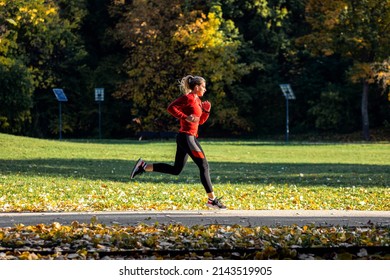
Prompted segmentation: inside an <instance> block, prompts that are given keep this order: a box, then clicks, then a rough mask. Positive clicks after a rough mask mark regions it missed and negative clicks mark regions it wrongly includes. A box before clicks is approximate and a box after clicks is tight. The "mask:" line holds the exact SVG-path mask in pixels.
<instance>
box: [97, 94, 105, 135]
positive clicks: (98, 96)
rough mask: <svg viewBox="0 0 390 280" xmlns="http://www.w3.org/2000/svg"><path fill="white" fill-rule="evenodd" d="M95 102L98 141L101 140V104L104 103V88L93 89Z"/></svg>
mask: <svg viewBox="0 0 390 280" xmlns="http://www.w3.org/2000/svg"><path fill="white" fill-rule="evenodd" d="M95 101H96V102H98V103H99V139H102V112H101V103H102V102H103V101H104V88H95Z"/></svg>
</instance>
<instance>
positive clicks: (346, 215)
mask: <svg viewBox="0 0 390 280" xmlns="http://www.w3.org/2000/svg"><path fill="white" fill-rule="evenodd" d="M91 219H96V222H97V223H101V224H105V225H123V226H126V225H137V224H139V223H144V224H150V225H153V224H155V223H156V222H158V223H159V224H177V223H180V224H183V225H187V226H193V225H196V224H200V225H209V224H222V225H242V226H263V225H264V226H284V225H294V224H296V225H300V226H302V225H309V224H314V225H317V226H333V225H335V226H337V225H339V226H367V225H372V224H374V225H377V226H390V211H341V210H254V211H253V210H245V211H240V210H227V211H207V210H201V211H128V212H126V211H125V212H59V213H57V212H43V213H0V227H12V226H14V225H16V224H24V225H36V224H40V223H43V224H51V223H53V222H58V223H60V224H63V225H67V224H70V223H71V222H72V221H78V222H79V223H90V222H91Z"/></svg>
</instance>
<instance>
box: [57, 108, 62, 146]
mask: <svg viewBox="0 0 390 280" xmlns="http://www.w3.org/2000/svg"><path fill="white" fill-rule="evenodd" d="M58 103H59V108H60V117H59V118H60V140H62V117H61V101H60V102H58Z"/></svg>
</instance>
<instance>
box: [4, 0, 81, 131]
mask: <svg viewBox="0 0 390 280" xmlns="http://www.w3.org/2000/svg"><path fill="white" fill-rule="evenodd" d="M83 2H84V1H76V0H71V1H65V0H58V1H54V0H33V1H28V0H12V1H11V0H2V1H0V7H1V9H0V32H1V33H0V36H1V37H0V64H1V70H0V71H2V72H4V75H2V79H0V82H1V83H2V84H1V86H0V98H1V100H0V101H1V103H2V104H3V105H2V106H4V107H3V110H2V112H1V114H2V116H1V118H2V119H3V124H4V123H5V122H7V123H9V124H11V125H7V128H5V127H3V128H4V131H9V132H13V133H21V132H22V131H23V132H26V131H28V129H26V128H24V129H23V125H24V126H29V125H30V124H31V123H32V127H31V130H32V131H34V132H37V131H38V130H39V128H38V126H37V125H36V123H37V121H39V120H43V121H47V120H50V117H49V115H47V111H48V110H47V109H48V107H49V106H48V104H49V103H47V101H48V100H49V99H50V100H53V93H52V92H51V88H52V87H54V86H59V85H61V86H62V85H63V84H64V81H65V80H67V79H68V75H67V74H68V73H69V72H72V73H76V72H77V68H78V67H80V66H81V65H80V63H79V62H80V60H81V59H82V57H83V56H84V55H85V52H84V51H83V46H82V43H81V42H80V39H79V38H78V36H77V33H76V32H74V31H75V30H76V29H77V27H78V26H79V24H80V21H81V19H82V17H83V16H84V13H83V8H82V5H83ZM67 72H68V73H67ZM11 73H12V76H13V79H9V78H8V77H9V76H10V74H11ZM19 83H20V84H19ZM9 102H11V103H9ZM19 110H20V113H19V114H18V113H17V112H19ZM55 120H56V118H54V121H55ZM48 127H50V122H49V123H45V124H43V129H44V130H45V131H47V129H48ZM31 130H30V131H31Z"/></svg>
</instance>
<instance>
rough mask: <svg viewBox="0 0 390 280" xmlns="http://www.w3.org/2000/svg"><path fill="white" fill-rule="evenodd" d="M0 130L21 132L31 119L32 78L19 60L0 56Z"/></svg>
mask: <svg viewBox="0 0 390 280" xmlns="http://www.w3.org/2000/svg"><path fill="white" fill-rule="evenodd" d="M0 85H1V87H0V130H1V131H6V132H10V133H16V134H19V133H22V132H23V125H24V124H25V123H26V122H30V121H31V118H30V117H31V116H30V109H31V107H32V92H33V89H34V88H33V80H32V77H31V73H30V72H29V71H28V69H26V67H25V66H24V64H23V63H21V61H20V60H11V59H6V58H4V57H0Z"/></svg>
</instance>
